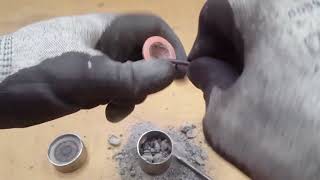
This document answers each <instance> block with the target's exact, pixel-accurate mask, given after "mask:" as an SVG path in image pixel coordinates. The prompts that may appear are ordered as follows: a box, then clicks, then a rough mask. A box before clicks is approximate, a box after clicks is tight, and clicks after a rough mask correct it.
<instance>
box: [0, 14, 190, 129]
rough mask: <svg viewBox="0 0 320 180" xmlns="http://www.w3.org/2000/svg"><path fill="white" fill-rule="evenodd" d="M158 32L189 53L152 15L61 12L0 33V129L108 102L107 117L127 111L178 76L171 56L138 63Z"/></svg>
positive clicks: (180, 52)
mask: <svg viewBox="0 0 320 180" xmlns="http://www.w3.org/2000/svg"><path fill="white" fill-rule="evenodd" d="M154 35H160V36H163V37H164V38H166V39H167V40H169V41H170V42H171V44H172V45H173V46H174V48H175V50H176V52H177V57H178V58H179V59H186V55H185V52H184V49H183V47H182V45H181V43H180V41H179V39H178V38H177V36H176V35H175V34H174V32H173V31H172V30H171V28H170V27H169V26H168V25H167V24H166V23H165V22H164V21H163V20H161V19H160V18H158V17H156V16H153V15H141V14H140V15H139V14H127V15H112V14H90V15H84V16H72V17H61V18H55V19H51V20H48V21H43V22H39V23H35V24H32V25H29V26H26V27H24V28H22V29H20V30H18V31H16V32H14V33H11V34H8V35H4V36H0V128H13V127H26V126H30V125H35V124H39V123H42V122H45V121H48V120H52V119H55V118H58V117H61V116H64V115H67V114H70V113H74V112H76V111H78V110H80V109H88V108H93V107H96V106H98V105H103V104H108V107H107V109H106V114H107V116H108V118H109V120H113V119H112V118H113V116H116V115H117V114H115V113H114V112H118V113H119V112H123V113H124V114H125V115H126V114H128V113H130V112H131V111H132V110H133V108H134V106H135V105H136V104H138V103H141V102H143V101H144V99H145V98H146V96H147V95H149V94H152V93H155V92H157V91H160V90H161V89H163V88H165V87H167V86H168V85H169V84H170V83H171V82H172V80H173V79H174V77H175V75H176V74H177V71H176V69H175V67H174V66H172V65H171V64H170V63H169V62H167V61H166V60H150V61H144V60H143V61H138V60H141V59H143V58H142V46H143V43H144V41H145V40H146V39H147V38H148V37H150V36H154ZM128 60H130V61H128ZM134 61H136V62H134ZM180 75H181V73H180Z"/></svg>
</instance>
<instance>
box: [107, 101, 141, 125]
mask: <svg viewBox="0 0 320 180" xmlns="http://www.w3.org/2000/svg"><path fill="white" fill-rule="evenodd" d="M134 107H135V104H115V103H112V102H111V103H109V104H108V105H107V107H106V110H105V115H106V118H107V120H108V121H110V122H113V123H116V122H119V121H121V120H123V119H124V118H126V117H127V116H128V115H129V114H130V113H131V112H132V111H133V110H134Z"/></svg>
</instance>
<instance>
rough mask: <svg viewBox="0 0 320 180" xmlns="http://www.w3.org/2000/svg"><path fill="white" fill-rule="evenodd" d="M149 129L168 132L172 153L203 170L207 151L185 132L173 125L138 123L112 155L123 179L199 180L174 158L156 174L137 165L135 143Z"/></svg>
mask: <svg viewBox="0 0 320 180" xmlns="http://www.w3.org/2000/svg"><path fill="white" fill-rule="evenodd" d="M150 130H162V131H164V132H166V133H168V134H169V136H170V137H171V138H172V140H173V146H174V148H173V153H174V154H175V153H176V154H179V155H180V156H181V157H183V158H185V159H186V160H187V161H189V162H190V163H191V164H193V165H194V166H195V167H197V168H198V169H200V170H201V171H203V172H205V171H204V167H205V162H206V160H207V153H206V152H204V151H203V150H202V149H200V147H199V146H197V145H195V144H194V142H193V140H191V139H188V137H187V136H186V134H185V133H183V132H181V131H180V130H175V129H174V128H173V127H170V128H167V129H159V128H157V127H156V126H154V125H152V124H151V123H139V124H136V125H135V126H133V128H132V130H131V135H130V136H129V139H128V142H127V144H125V145H124V147H123V149H122V150H121V152H119V153H117V154H115V155H114V157H113V158H114V159H115V160H116V161H118V170H119V174H120V175H121V179H123V180H173V179H177V180H198V179H199V180H201V177H199V176H198V175H197V174H195V173H194V172H193V171H192V170H190V169H189V168H188V167H185V166H184V165H183V164H181V163H180V162H178V161H177V160H176V159H175V158H173V161H172V163H171V166H170V167H169V169H168V170H167V171H166V172H165V173H163V174H161V175H158V176H150V175H148V174H146V173H145V172H143V171H142V170H141V168H140V166H139V162H138V154H137V151H136V144H137V142H138V139H139V137H140V136H141V135H142V134H143V133H145V132H147V131H150Z"/></svg>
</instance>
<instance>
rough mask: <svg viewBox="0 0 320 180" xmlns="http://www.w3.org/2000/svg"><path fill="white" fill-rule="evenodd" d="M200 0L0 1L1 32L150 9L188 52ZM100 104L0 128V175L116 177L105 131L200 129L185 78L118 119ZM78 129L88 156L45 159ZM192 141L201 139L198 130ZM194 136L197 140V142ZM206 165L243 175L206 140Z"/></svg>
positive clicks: (197, 103)
mask: <svg viewBox="0 0 320 180" xmlns="http://www.w3.org/2000/svg"><path fill="white" fill-rule="evenodd" d="M203 3H204V0H161V1H154V0H122V1H121V0H91V1H88V0H67V1H66V0H55V1H43V0H9V1H8V0H0V34H4V33H8V32H12V31H15V30H16V29H18V28H19V27H22V26H24V25H27V24H30V23H32V22H35V21H39V20H43V19H48V18H50V17H56V16H64V15H75V14H83V13H92V12H145V11H147V12H153V13H155V14H158V15H160V16H161V17H163V18H164V19H165V20H166V21H167V22H168V23H169V24H170V25H171V27H173V29H174V30H175V31H176V33H177V34H178V36H179V37H180V38H181V40H182V42H183V44H184V46H185V48H186V50H187V52H188V51H189V50H190V48H191V46H192V43H193V40H194V38H195V36H196V33H197V25H198V16H199V12H200V9H201V7H202V5H203ZM104 108H105V107H104V106H101V107H97V108H95V109H92V110H87V111H80V112H78V113H76V114H73V115H70V116H67V117H64V118H60V119H57V120H55V121H52V122H49V123H46V124H42V125H38V126H35V127H31V128H26V129H13V130H0V179H3V180H21V179H23V180H44V179H45V180H53V179H70V180H71V179H72V180H73V179H76V180H89V179H90V180H96V179H112V180H113V179H120V176H119V175H118V170H117V169H116V167H117V164H116V162H115V161H114V160H113V159H112V156H113V155H114V154H115V153H116V152H118V151H120V150H121V147H118V148H113V149H111V150H109V149H108V147H109V145H108V143H107V137H108V136H109V135H110V134H115V135H120V134H123V138H122V140H123V143H122V144H125V142H126V137H127V136H128V135H129V128H130V126H132V125H133V124H135V123H138V122H143V121H151V122H152V123H154V124H157V125H158V126H160V127H166V126H168V125H172V126H175V127H179V126H181V125H182V124H183V123H184V122H190V123H193V124H196V125H197V126H198V127H200V128H201V121H202V117H203V114H204V102H203V98H202V93H201V92H200V91H199V90H197V89H196V88H195V87H193V86H192V84H191V83H190V82H188V81H185V82H175V83H173V84H172V85H171V86H170V87H168V88H167V89H165V90H164V91H162V92H160V93H157V94H154V95H152V96H150V97H149V98H148V99H147V100H146V101H145V102H144V103H143V104H141V105H139V106H137V107H136V109H135V111H134V112H133V113H132V114H131V115H130V116H129V117H128V118H126V119H125V120H123V121H122V122H120V123H117V124H112V123H110V122H108V121H107V120H106V118H105V116H104ZM68 132H70V133H77V134H79V135H80V136H81V137H83V140H84V143H85V145H86V147H87V149H88V155H89V158H88V161H87V163H86V164H85V165H84V166H83V167H82V168H81V169H79V170H78V171H76V172H74V173H71V174H62V173H58V172H57V171H55V169H54V168H53V167H52V166H51V165H50V164H49V163H48V160H47V155H46V153H47V148H48V145H49V143H50V142H51V141H52V140H53V139H54V138H55V137H56V136H58V135H60V134H63V133H68ZM197 138H198V139H197V141H204V138H203V134H202V131H200V132H199V135H198V137H197ZM197 141H196V142H197ZM201 146H202V147H203V148H205V149H206V150H207V151H208V154H209V160H208V162H207V170H208V174H210V176H212V177H214V179H221V180H230V179H236V180H241V179H247V177H245V176H244V175H243V174H241V173H240V172H239V171H238V170H236V169H235V168H233V167H232V166H231V165H230V164H229V163H227V162H226V161H224V160H223V159H222V158H220V157H219V156H218V155H217V154H216V153H214V151H212V150H211V149H210V147H209V146H207V145H201Z"/></svg>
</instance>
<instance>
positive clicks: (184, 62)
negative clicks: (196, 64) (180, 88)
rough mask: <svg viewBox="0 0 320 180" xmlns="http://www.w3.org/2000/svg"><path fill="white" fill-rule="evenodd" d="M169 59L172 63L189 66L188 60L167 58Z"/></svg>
mask: <svg viewBox="0 0 320 180" xmlns="http://www.w3.org/2000/svg"><path fill="white" fill-rule="evenodd" d="M169 61H170V62H171V63H172V64H175V65H183V66H189V65H190V62H188V61H182V60H176V59H169Z"/></svg>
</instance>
